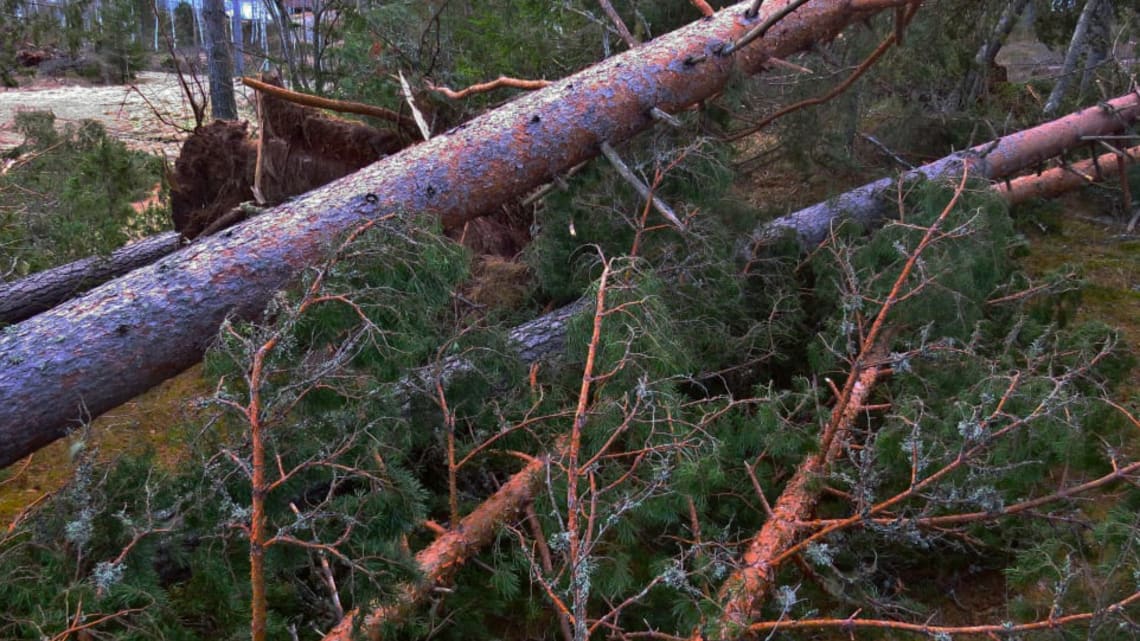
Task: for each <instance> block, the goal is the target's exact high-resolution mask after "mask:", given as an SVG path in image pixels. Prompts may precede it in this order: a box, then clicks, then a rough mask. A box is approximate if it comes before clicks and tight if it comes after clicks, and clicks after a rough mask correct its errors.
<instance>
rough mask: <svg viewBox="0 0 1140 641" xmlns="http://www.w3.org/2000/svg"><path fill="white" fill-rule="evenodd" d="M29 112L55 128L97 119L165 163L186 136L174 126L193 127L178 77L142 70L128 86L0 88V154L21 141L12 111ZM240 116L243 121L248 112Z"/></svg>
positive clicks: (53, 82) (45, 84) (57, 84)
mask: <svg viewBox="0 0 1140 641" xmlns="http://www.w3.org/2000/svg"><path fill="white" fill-rule="evenodd" d="M238 87H239V88H238V89H237V90H236V91H237V92H238V96H239V98H238V103H239V109H240V108H241V107H242V106H245V105H248V104H249V102H248V100H243V99H242V96H245V92H244V91H243V90H242V89H243V88H242V87H241V86H240V85H238ZM242 103H244V105H243V104H242ZM32 109H43V110H51V111H52V112H53V113H55V115H56V119H57V122H58V123H65V122H78V121H80V120H84V119H88V118H90V119H94V120H98V121H100V122H102V123H103V124H104V125H106V127H107V130H108V131H109V132H110V133H111V135H113V136H114V137H116V138H118V139H119V140H122V141H124V142H125V143H127V145H128V146H129V147H131V148H133V149H139V150H142V151H147V152H150V153H155V154H161V153H165V154H166V157H167V158H170V159H173V158H175V157H177V156H178V150H179V147H180V146H181V144H182V140H183V139H184V138H185V137H186V133H185V132H183V131H179V129H178V128H177V127H182V128H185V129H190V128H193V126H194V118H193V114H192V113H191V111H190V105H189V103H188V102H187V101H186V98H185V97H184V96H183V95H182V90H181V89H180V88H179V86H178V80H177V76H175V75H174V74H171V73H164V72H157V71H144V72H142V73H140V74H139V75H138V78H137V79H136V81H135V83H134V84H133V85H111V86H89V85H79V84H74V83H70V84H69V83H66V82H60V81H57V80H53V79H46V80H37V81H36V82H35V83H33V84H32V85H29V86H26V87H20V88H17V89H0V152H3V151H6V150H8V149H11V148H12V147H15V146H16V145H19V144H20V143H21V142H23V137H22V136H20V134H18V133H17V132H16V131H14V130H13V124H14V120H13V119H14V117H15V114H16V112H18V111H23V110H32ZM243 117H248V110H246V112H245V113H243ZM164 121H165V122H164ZM171 123H172V124H171Z"/></svg>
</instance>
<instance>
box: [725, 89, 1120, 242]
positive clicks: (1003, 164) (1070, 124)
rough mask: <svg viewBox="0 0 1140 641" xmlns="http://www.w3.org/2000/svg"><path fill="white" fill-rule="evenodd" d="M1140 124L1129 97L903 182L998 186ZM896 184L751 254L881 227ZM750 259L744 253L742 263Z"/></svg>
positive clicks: (863, 190)
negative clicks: (840, 227) (947, 180)
mask: <svg viewBox="0 0 1140 641" xmlns="http://www.w3.org/2000/svg"><path fill="white" fill-rule="evenodd" d="M1137 118H1140V97H1138V96H1137V95H1136V94H1128V95H1125V96H1121V97H1120V98H1116V99H1114V100H1110V101H1108V102H1107V103H1104V104H1101V105H1097V106H1095V107H1089V108H1087V109H1083V110H1081V111H1078V112H1076V113H1073V114H1069V115H1068V116H1065V117H1063V118H1059V119H1057V120H1053V121H1050V122H1047V123H1045V124H1042V125H1038V126H1037V127H1033V128H1031V129H1026V130H1024V131H1019V132H1017V133H1013V134H1010V135H1008V136H1005V137H1003V138H999V139H998V140H994V141H991V142H988V143H985V144H982V145H978V146H976V147H973V148H971V149H967V150H965V151H963V152H960V153H956V154H951V155H949V156H946V157H945V158H941V159H939V160H936V161H934V162H932V163H930V164H928V165H923V166H922V167H919V168H917V169H915V170H913V171H909V172H906V173H904V174H903V175H902V176H901V179H902V180H904V181H907V180H920V179H927V180H937V179H939V178H944V177H946V176H954V175H960V174H961V171H962V165H963V164H965V165H967V166H968V167H969V171H970V173H971V174H972V175H973V176H974V177H975V178H981V179H988V180H997V179H1001V178H1005V177H1007V176H1012V175H1013V174H1015V173H1017V172H1019V171H1022V170H1024V169H1027V168H1029V167H1033V166H1036V165H1038V164H1040V163H1042V162H1045V161H1046V160H1048V159H1050V158H1053V157H1054V156H1057V155H1060V154H1061V153H1062V152H1064V151H1066V150H1068V149H1074V148H1076V147H1080V146H1083V145H1087V144H1088V142H1087V141H1085V140H1084V138H1085V137H1087V136H1094V137H1095V136H1104V135H1110V134H1114V133H1118V132H1121V131H1123V130H1124V129H1125V128H1126V127H1127V126H1128V125H1129V124H1130V123H1132V122H1135V121H1136V120H1137ZM897 180H898V178H896V177H894V176H889V177H887V178H882V179H880V180H876V181H875V182H872V183H868V184H866V185H863V186H862V187H859V188H857V189H853V190H851V191H849V192H846V193H843V194H840V195H838V196H835V197H834V198H831V199H829V200H826V201H824V202H821V203H819V204H816V205H812V206H811V207H807V208H804V209H801V210H799V211H797V212H795V213H793V214H790V215H788V216H784V217H782V218H780V219H778V220H775V221H773V222H772V223H771V224H768V225H765V226H762V227H759V228H757V229H756V231H754V232H753V234H752V239H751V242H750V243H749V248H750V249H749V250H748V252H751V248H752V247H756V246H758V245H763V244H764V243H767V242H770V241H771V240H773V239H775V238H778V237H779V236H781V235H783V234H792V235H794V236H795V237H796V239H797V240H798V241H799V243H800V245H801V246H803V247H814V246H816V245H818V244H819V243H820V242H822V241H823V240H824V239H825V238H826V237H827V235H828V234H829V233H830V232H831V229H832V228H833V227H834V226H835V225H836V224H838V222H839V221H840V220H843V219H850V220H852V221H854V222H856V223H859V224H860V225H863V226H864V227H868V228H870V227H874V226H876V225H878V224H880V223H881V222H882V221H883V220H885V219H886V218H887V217H888V216H890V215H891V214H892V212H893V211H894V210H895V209H896V207H897V206H896V204H895V196H894V193H893V188H894V186H895V184H896V183H897ZM747 257H748V254H747V253H746V258H747Z"/></svg>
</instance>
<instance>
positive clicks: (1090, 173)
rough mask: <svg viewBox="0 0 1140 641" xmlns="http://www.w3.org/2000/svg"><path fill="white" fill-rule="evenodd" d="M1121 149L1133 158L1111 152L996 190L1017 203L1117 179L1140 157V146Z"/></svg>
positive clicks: (1025, 178)
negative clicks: (1122, 156) (1128, 158)
mask: <svg viewBox="0 0 1140 641" xmlns="http://www.w3.org/2000/svg"><path fill="white" fill-rule="evenodd" d="M1121 151H1122V152H1123V153H1124V154H1125V155H1127V156H1129V157H1130V158H1131V159H1130V160H1125V159H1123V158H1121V157H1120V154H1118V153H1116V152H1115V151H1110V152H1108V153H1106V154H1101V155H1100V156H1097V157H1096V158H1095V159H1092V158H1090V159H1088V160H1082V161H1080V162H1075V163H1072V164H1064V165H1061V166H1059V167H1054V168H1052V169H1047V170H1045V171H1043V172H1041V173H1040V174H1039V175H1037V174H1030V175H1028V176H1022V177H1020V178H1014V179H1013V180H1011V181H1009V182H1005V183H999V184H997V185H994V189H996V190H997V192H998V193H999V194H1001V195H1002V197H1004V198H1005V199H1006V200H1007V201H1009V203H1010V204H1013V205H1015V204H1017V203H1022V202H1025V201H1027V200H1032V199H1034V198H1055V197H1057V196H1060V195H1061V194H1063V193H1065V192H1069V191H1073V190H1074V189H1080V188H1081V187H1084V186H1086V185H1091V184H1092V183H1095V182H1100V181H1102V180H1108V179H1109V178H1115V177H1117V176H1119V175H1120V173H1121V172H1122V171H1124V170H1125V169H1127V168H1128V166H1129V165H1130V164H1131V163H1134V162H1136V161H1137V160H1140V146H1136V147H1131V148H1129V149H1123V150H1121Z"/></svg>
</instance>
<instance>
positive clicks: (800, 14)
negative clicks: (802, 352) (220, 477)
mask: <svg viewBox="0 0 1140 641" xmlns="http://www.w3.org/2000/svg"><path fill="white" fill-rule="evenodd" d="M904 2H905V0H826V1H822V2H813V3H810V4H807V5H805V6H803V7H801V8H800V9H799V10H797V11H796V12H795V13H793V14H792V15H790V16H789V17H787V18H786V19H785V20H783V21H782V22H781V23H779V24H778V25H777V26H775V27H774V28H772V29H771V30H770V31H768V33H767V36H766V37H765V38H764V39H762V40H760V41H758V42H756V43H755V44H753V45H749V46H747V47H745V48H743V49H742V50H739V51H737V52H734V53H733V54H731V55H727V56H725V55H720V54H719V53H717V52H718V51H720V50H721V47H722V46H723V45H724V43H727V42H732V41H734V40H736V39H737V38H739V37H741V36H743V35H744V34H745V33H746V32H747V31H748V30H749V29H750V28H752V27H754V26H756V25H757V24H759V23H760V21H761V20H763V19H764V17H765V16H767V15H770V14H771V13H774V12H775V11H778V10H779V9H782V8H783V7H784V6H785V5H786V4H788V0H781V1H776V2H768V3H766V4H765V5H764V9H765V10H764V11H763V12H762V15H761V16H760V17H758V18H754V19H752V20H749V19H748V18H746V17H745V15H744V13H745V9H746V8H747V6H748V3H740V4H738V5H735V6H733V7H731V8H729V9H726V10H723V11H721V12H720V13H718V14H717V15H716V16H714V17H712V18H709V19H706V20H702V21H700V22H697V23H694V24H692V25H689V26H688V27H685V28H682V29H680V30H678V31H676V32H674V33H672V34H669V35H666V36H663V37H661V38H658V39H657V40H655V41H653V42H651V43H646V44H645V45H643V46H641V47H639V48H638V49H637V50H636V51H631V52H627V53H624V54H622V55H619V56H614V57H612V58H610V59H607V60H605V61H603V62H601V63H599V64H597V65H595V66H593V67H590V68H588V69H586V70H584V71H582V72H580V73H578V74H576V75H574V76H571V77H569V78H566V79H564V80H562V81H559V82H556V83H554V84H553V85H551V86H550V87H548V88H546V89H544V90H541V91H538V92H535V93H533V94H530V95H527V96H524V97H522V98H520V99H519V100H516V101H514V102H512V103H510V104H508V105H506V106H504V107H501V108H499V109H496V110H495V111H492V112H490V113H487V114H484V115H483V116H481V117H479V118H476V119H475V120H473V121H471V122H469V123H467V124H465V125H463V126H460V127H457V128H456V129H454V130H452V131H449V132H446V133H444V134H442V135H440V136H437V137H436V138H433V139H432V140H430V141H428V142H425V143H422V144H420V145H417V146H415V147H412V148H410V149H408V150H406V151H404V152H402V153H399V154H396V155H395V156H391V157H389V158H386V159H384V160H381V161H380V162H378V163H376V164H374V165H372V166H370V167H367V168H365V169H363V170H361V171H360V172H358V173H356V174H353V175H352V176H348V177H346V178H344V179H341V180H339V181H336V182H334V183H331V184H329V185H326V186H325V187H322V188H321V189H318V190H316V191H314V192H312V193H310V194H308V195H306V196H305V197H303V198H300V199H298V200H295V201H292V202H290V203H286V204H284V205H282V206H280V207H277V208H275V209H273V210H271V211H270V212H267V213H266V214H264V215H262V216H258V217H256V218H254V219H252V220H250V221H248V222H246V223H243V224H242V225H240V226H238V227H235V228H233V229H231V230H229V231H227V232H226V233H224V234H220V235H218V236H214V237H211V238H208V239H206V240H205V241H203V242H201V243H198V244H195V245H193V246H191V247H188V248H187V249H185V250H184V251H181V252H179V253H177V254H176V255H174V256H170V257H167V258H165V259H163V260H161V261H159V262H158V263H156V264H155V265H152V266H150V267H146V268H143V269H140V270H137V271H135V272H132V273H131V274H128V275H127V276H124V277H123V278H120V279H118V280H115V281H113V282H111V283H107V284H106V285H103V286H101V287H99V288H98V289H96V290H94V291H92V292H90V293H89V294H87V295H85V296H83V297H82V298H79V299H76V300H74V301H71V302H70V303H67V304H64V305H62V306H60V307H57V308H56V309H54V310H51V311H49V312H45V313H44V314H41V315H39V316H37V317H34V318H31V319H29V320H27V321H25V322H23V323H20V324H19V325H15V326H13V327H11V328H9V330H8V331H7V332H5V333H4V334H3V335H2V336H0V355H2V356H0V358H2V359H4V360H5V361H6V362H5V363H4V366H3V367H0V399H3V403H0V466H5V465H9V464H11V463H12V462H13V461H16V460H19V459H20V458H21V457H23V456H25V455H27V454H29V453H30V452H32V451H34V450H36V449H37V448H39V447H42V446H44V445H46V444H48V443H50V442H52V441H54V440H55V439H57V438H59V437H60V436H62V435H64V434H65V433H66V432H67V431H68V429H70V428H72V427H74V426H75V425H76V423H77V422H78V421H80V420H83V419H86V418H89V417H92V416H97V415H99V414H101V413H103V412H105V411H107V410H108V409H110V408H112V407H115V406H116V405H118V404H120V403H122V402H124V401H126V400H128V399H130V398H132V397H134V396H135V395H137V394H139V393H141V392H143V391H144V390H146V389H147V388H149V387H151V386H153V385H155V384H157V383H159V382H161V381H162V380H164V379H166V378H169V377H170V376H173V375H175V374H177V373H178V372H180V371H182V370H183V369H186V368H187V367H189V366H190V365H192V364H193V363H195V362H196V361H198V360H199V359H200V358H201V356H202V353H203V351H204V350H205V348H206V346H207V345H208V344H209V343H210V341H211V340H213V337H214V335H215V333H216V332H217V330H218V327H219V326H220V325H221V323H222V321H223V320H224V319H226V318H227V317H238V318H253V317H255V316H256V315H257V314H258V313H259V312H260V311H261V309H262V308H263V307H264V305H265V303H266V302H267V301H268V300H269V297H270V296H271V295H272V293H273V292H274V291H276V290H278V289H280V288H281V287H284V286H286V285H287V284H288V283H289V281H290V280H291V279H292V278H293V277H294V276H296V275H297V273H298V272H299V271H300V270H302V269H304V268H305V267H306V266H308V265H311V264H313V263H315V262H317V261H319V260H321V259H322V258H323V257H324V256H325V255H326V254H327V252H328V248H329V246H330V244H331V243H332V242H333V241H334V240H335V239H337V238H338V237H340V236H342V235H343V234H345V233H346V232H347V231H349V230H351V229H353V228H355V227H357V226H359V225H360V224H362V223H363V222H365V221H367V220H370V219H375V218H377V217H379V216H384V215H388V214H396V215H398V214H401V213H404V212H427V213H432V214H435V215H438V216H440V217H441V218H442V219H443V222H444V225H445V226H454V225H456V224H458V223H460V222H461V221H463V220H466V219H470V218H473V217H475V216H477V215H479V214H481V213H484V212H486V211H489V210H491V209H493V208H494V207H497V206H498V205H499V204H500V203H503V202H506V201H508V200H510V199H512V198H517V197H519V196H521V195H523V194H525V193H527V192H528V191H529V190H531V189H533V188H535V187H537V186H539V185H541V184H544V183H546V182H549V181H550V180H552V179H553V178H554V177H555V176H556V175H558V174H559V173H560V172H564V171H567V170H569V169H570V168H571V167H573V166H574V165H576V164H578V163H580V162H583V161H585V160H587V159H589V158H592V157H594V156H595V155H597V153H598V150H599V147H600V145H601V143H602V142H604V141H608V142H611V143H617V142H620V141H623V140H626V139H628V138H630V137H632V136H633V135H634V134H636V133H638V132H640V131H642V130H644V129H646V128H648V127H649V126H650V125H651V124H652V123H653V122H654V120H653V118H652V117H651V116H650V114H649V112H650V110H651V109H652V108H654V107H657V108H659V109H662V110H664V111H666V112H675V111H678V110H680V109H683V108H685V107H687V106H688V105H691V104H693V103H695V102H698V101H700V100H704V99H707V98H710V97H712V96H713V95H715V94H716V93H718V92H719V91H721V90H722V89H723V88H724V86H725V84H726V82H727V81H728V80H729V79H730V78H732V77H735V76H736V74H740V73H747V74H751V73H756V72H758V71H760V70H761V68H762V66H763V64H764V62H765V61H766V60H767V59H768V57H769V56H776V57H785V56H788V55H790V54H792V53H794V52H796V51H800V50H803V49H805V48H808V47H810V46H812V45H814V44H815V43H817V42H820V41H826V40H828V39H830V38H833V37H834V36H835V35H837V34H838V33H839V31H840V30H842V29H843V28H844V27H845V26H846V25H847V24H848V23H850V22H851V21H853V20H859V19H862V18H865V17H867V16H868V15H869V13H871V12H873V11H876V10H879V9H882V8H884V7H887V6H897V5H901V4H903V3H904Z"/></svg>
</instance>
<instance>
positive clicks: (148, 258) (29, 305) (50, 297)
mask: <svg viewBox="0 0 1140 641" xmlns="http://www.w3.org/2000/svg"><path fill="white" fill-rule="evenodd" d="M180 246H181V243H180V242H179V236H178V233H177V232H165V233H162V234H156V235H154V236H149V237H147V238H144V239H142V240H140V241H138V242H134V243H130V244H127V245H124V246H123V247H120V248H119V249H116V250H115V251H113V252H111V254H110V255H109V256H91V257H89V258H84V259H83V260H78V261H75V262H73V263H68V264H66V265H60V266H59V267H55V268H52V269H46V270H44V271H42V272H36V273H35V274H32V275H31V276H28V277H26V278H21V279H20V280H18V281H15V282H13V283H0V325H3V324H5V323H18V322H20V321H22V320H24V319H26V318H31V317H32V316H35V315H36V314H39V313H40V312H44V311H47V310H49V309H51V308H52V307H55V306H56V305H58V304H59V303H60V302H61V301H65V300H67V299H69V298H71V297H73V296H75V295H77V294H79V293H81V292H83V291H86V290H88V289H91V288H92V287H95V286H96V285H100V284H102V283H105V282H107V281H109V280H111V279H112V278H116V277H118V276H121V275H123V274H125V273H127V272H130V271H133V270H135V269H138V268H140V267H143V266H146V265H149V264H151V263H153V262H154V261H156V260H158V259H159V258H162V257H163V256H166V255H168V254H170V253H172V252H174V251H176V250H177V249H178V248H179V247H180Z"/></svg>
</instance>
